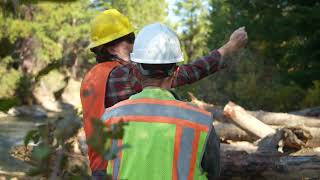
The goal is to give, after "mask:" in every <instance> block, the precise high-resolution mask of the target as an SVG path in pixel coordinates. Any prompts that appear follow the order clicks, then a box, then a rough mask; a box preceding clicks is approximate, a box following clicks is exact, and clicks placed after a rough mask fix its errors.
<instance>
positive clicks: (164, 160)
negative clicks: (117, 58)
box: [101, 23, 220, 180]
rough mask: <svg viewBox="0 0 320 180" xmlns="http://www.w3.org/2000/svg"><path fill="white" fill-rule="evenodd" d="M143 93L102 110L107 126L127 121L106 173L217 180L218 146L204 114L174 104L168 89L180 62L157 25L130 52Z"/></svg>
mask: <svg viewBox="0 0 320 180" xmlns="http://www.w3.org/2000/svg"><path fill="white" fill-rule="evenodd" d="M130 57H131V61H133V62H135V63H137V67H138V70H139V72H140V73H141V84H142V86H143V90H142V91H141V92H140V93H138V94H135V95H132V96H131V97H130V98H129V100H125V101H122V102H119V103H117V104H115V105H114V106H112V107H110V108H108V109H106V111H105V112H104V114H103V116H102V117H101V120H102V121H103V123H105V124H106V125H107V126H109V127H110V125H112V124H116V123H118V122H127V123H128V126H125V133H124V135H123V138H122V139H121V140H114V141H112V145H111V147H117V146H118V145H119V144H129V145H130V148H128V149H124V150H122V151H121V155H120V154H119V155H118V156H117V158H116V159H114V160H112V163H113V166H112V167H108V168H107V173H108V174H111V175H112V177H117V178H118V179H132V180H135V179H137V180H138V179H153V180H157V179H159V180H162V179H181V180H184V179H207V178H209V179H212V178H214V177H217V176H219V171H220V156H219V153H220V144H219V139H218V138H217V135H216V133H215V131H214V128H213V126H212V116H211V114H210V113H209V112H207V111H205V110H202V109H200V108H197V107H195V106H193V105H190V104H189V103H185V102H182V101H179V100H176V99H175V97H174V96H173V94H172V93H171V92H170V91H169V89H170V88H171V87H172V79H173V77H174V74H175V72H176V67H177V65H176V63H178V62H181V61H183V56H182V52H181V49H180V43H179V40H178V37H177V36H176V34H175V33H174V32H173V31H172V30H170V29H169V28H168V27H167V26H165V25H163V24H159V23H155V24H151V25H148V26H146V27H144V28H143V29H142V30H141V31H140V32H139V34H138V36H137V38H136V40H135V43H134V46H133V52H132V53H131V56H130Z"/></svg>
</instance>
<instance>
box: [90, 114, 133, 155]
mask: <svg viewBox="0 0 320 180" xmlns="http://www.w3.org/2000/svg"><path fill="white" fill-rule="evenodd" d="M91 122H92V126H93V129H94V130H95V131H94V132H93V134H92V135H91V136H90V138H89V139H88V140H87V143H88V145H90V146H91V147H92V149H94V150H95V152H97V153H99V154H101V155H102V156H103V157H105V158H106V159H108V160H111V159H114V158H116V155H117V154H118V152H119V151H121V150H122V149H124V148H129V147H130V146H129V145H127V144H124V145H122V146H121V147H117V148H116V149H112V148H111V143H110V141H111V140H112V139H116V140H117V139H122V137H123V135H124V126H125V125H127V124H126V123H123V122H120V123H117V124H114V125H110V126H106V125H105V124H104V123H103V122H102V121H101V120H99V119H97V120H93V121H91Z"/></svg>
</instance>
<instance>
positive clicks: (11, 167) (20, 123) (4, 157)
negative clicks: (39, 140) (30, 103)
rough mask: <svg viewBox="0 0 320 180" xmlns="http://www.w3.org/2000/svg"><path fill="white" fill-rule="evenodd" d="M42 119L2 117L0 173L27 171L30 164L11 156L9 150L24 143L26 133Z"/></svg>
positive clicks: (0, 124)
mask: <svg viewBox="0 0 320 180" xmlns="http://www.w3.org/2000/svg"><path fill="white" fill-rule="evenodd" d="M41 121H42V122H43V121H44V119H42V120H41V119H37V120H35V119H32V118H26V117H11V116H8V117H1V118H0V174H6V173H13V174H15V173H16V172H26V171H27V169H28V167H29V166H28V165H27V164H26V163H24V162H22V161H20V160H17V159H15V158H13V157H11V156H10V154H9V151H10V149H11V148H12V147H13V146H15V145H20V144H23V139H24V136H25V135H26V133H27V132H28V131H29V130H31V129H35V128H36V126H35V124H36V123H37V122H41Z"/></svg>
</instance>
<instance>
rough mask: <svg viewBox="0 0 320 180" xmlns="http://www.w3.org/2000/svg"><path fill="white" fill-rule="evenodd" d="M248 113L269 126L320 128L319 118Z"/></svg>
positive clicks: (259, 112)
mask: <svg viewBox="0 0 320 180" xmlns="http://www.w3.org/2000/svg"><path fill="white" fill-rule="evenodd" d="M248 113H250V114H251V115H253V116H254V117H256V118H257V119H259V120H260V121H262V122H264V123H266V124H269V125H277V126H308V127H320V119H318V118H312V117H304V116H299V115H293V114H288V113H273V112H265V111H248Z"/></svg>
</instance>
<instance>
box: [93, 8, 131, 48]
mask: <svg viewBox="0 0 320 180" xmlns="http://www.w3.org/2000/svg"><path fill="white" fill-rule="evenodd" d="M133 30H134V29H133V27H132V25H131V24H130V22H129V19H128V18H127V17H126V16H124V15H123V14H121V13H120V12H119V11H117V10H116V9H109V10H105V11H103V12H102V13H100V14H99V15H97V16H96V17H95V18H94V19H93V21H92V22H91V43H90V45H89V47H88V48H90V49H91V48H94V47H97V46H100V45H102V44H105V43H108V42H111V41H113V40H115V39H118V38H120V37H122V36H125V35H127V34H130V33H132V32H133Z"/></svg>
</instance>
